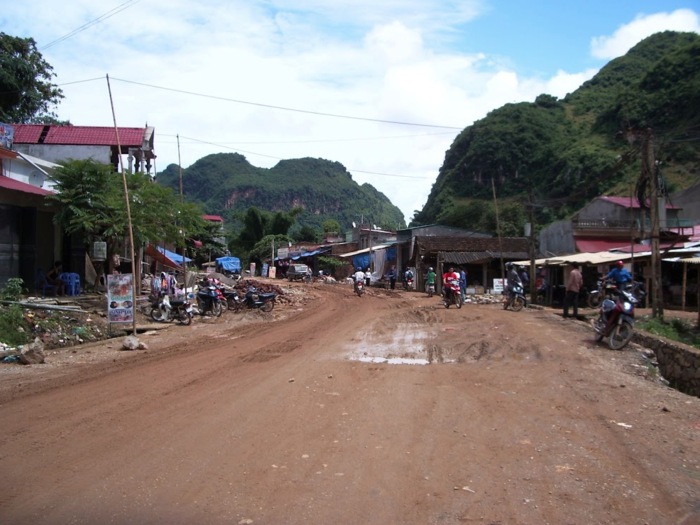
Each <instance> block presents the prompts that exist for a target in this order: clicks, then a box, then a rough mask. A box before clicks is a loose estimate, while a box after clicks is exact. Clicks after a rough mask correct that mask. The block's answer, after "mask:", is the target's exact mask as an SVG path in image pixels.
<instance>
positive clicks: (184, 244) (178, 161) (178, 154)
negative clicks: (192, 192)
mask: <svg viewBox="0 0 700 525" xmlns="http://www.w3.org/2000/svg"><path fill="white" fill-rule="evenodd" d="M176 136H177V165H178V168H180V205H182V203H183V202H184V200H183V199H184V196H183V193H182V161H181V160H180V134H179V133H178V134H177V135H176ZM186 243H187V239H186V238H185V229H184V228H182V269H183V271H184V272H185V273H184V276H183V279H184V281H185V301H189V300H190V298H189V294H188V292H187V263H186V262H185V257H186V256H187V244H186Z"/></svg>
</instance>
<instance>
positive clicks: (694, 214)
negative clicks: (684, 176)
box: [671, 182, 700, 222]
mask: <svg viewBox="0 0 700 525" xmlns="http://www.w3.org/2000/svg"><path fill="white" fill-rule="evenodd" d="M671 201H672V202H673V204H674V205H676V206H678V207H679V208H683V209H682V210H680V212H679V213H678V217H680V218H681V219H690V220H695V221H698V222H700V182H697V183H695V184H694V185H693V186H691V187H690V188H688V189H686V190H683V191H679V192H677V193H674V194H673V195H671Z"/></svg>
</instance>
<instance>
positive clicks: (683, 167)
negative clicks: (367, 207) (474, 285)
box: [413, 32, 700, 235]
mask: <svg viewBox="0 0 700 525" xmlns="http://www.w3.org/2000/svg"><path fill="white" fill-rule="evenodd" d="M647 129H650V130H651V132H652V133H653V137H654V151H655V154H656V158H657V159H660V160H662V165H661V169H662V174H663V175H664V177H665V179H666V187H667V189H668V191H669V192H672V191H675V190H679V189H682V188H684V187H687V186H690V185H691V184H693V183H694V182H696V181H697V178H698V175H699V174H700V140H698V139H699V138H700V36H698V35H697V34H695V33H676V32H664V33H658V34H656V35H653V36H651V37H649V38H647V39H645V40H644V41H642V42H640V43H639V44H638V45H637V46H635V47H634V48H633V49H631V50H630V51H629V52H628V53H627V55H625V56H623V57H620V58H617V59H615V60H613V61H611V62H610V63H609V64H607V65H606V66H605V67H604V68H602V69H601V70H600V71H599V72H598V74H597V75H596V76H595V77H594V78H593V79H591V80H590V81H588V82H586V83H585V84H583V85H582V86H581V87H580V88H579V89H578V90H576V91H575V92H574V93H571V94H569V95H568V96H567V97H565V98H564V99H563V100H558V99H556V98H555V97H552V96H550V95H546V94H543V95H540V96H539V97H537V99H536V100H535V102H534V103H519V104H507V105H505V106H503V107H501V108H498V109H496V110H494V111H492V112H491V113H489V114H488V115H487V116H486V117H485V118H484V119H482V120H480V121H477V122H475V123H474V124H473V125H471V126H468V127H467V128H465V129H464V130H463V131H462V132H461V133H460V134H459V135H458V137H457V138H456V139H455V141H454V142H453V144H452V146H451V147H450V149H449V150H448V151H447V153H446V155H445V160H444V163H443V165H442V167H441V168H440V173H439V176H438V178H437V180H436V182H435V184H434V185H433V189H432V191H431V193H430V196H429V198H428V201H427V203H426V205H425V207H424V208H423V210H421V211H420V212H418V213H416V215H415V216H414V218H413V224H428V223H434V222H438V223H443V224H449V225H452V226H459V227H467V228H470V229H481V230H487V231H495V214H494V210H493V204H492V203H493V193H494V189H495V193H496V195H497V197H498V199H499V208H502V210H499V211H501V212H502V214H503V213H504V214H505V216H502V217H501V219H502V223H501V227H502V231H503V232H504V233H507V234H515V235H518V234H522V225H523V223H524V222H526V220H527V219H528V217H529V213H530V210H533V211H534V215H535V222H536V224H538V225H540V226H542V225H546V224H548V223H549V222H551V221H553V220H557V219H560V218H564V217H566V216H567V215H569V214H570V213H571V212H573V211H576V210H578V209H579V208H580V207H581V206H582V205H584V204H585V203H586V202H588V201H589V200H591V199H592V198H594V197H596V196H598V195H604V194H605V195H629V193H630V191H631V190H630V188H633V187H634V183H635V182H636V180H637V178H638V177H639V175H640V172H641V164H640V160H639V155H638V151H639V143H638V142H631V141H630V140H626V139H629V138H630V137H631V136H633V135H634V134H635V133H636V134H637V135H640V134H642V133H645V132H646V130H647ZM630 131H632V133H629V132H630Z"/></svg>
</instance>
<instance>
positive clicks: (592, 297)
mask: <svg viewBox="0 0 700 525" xmlns="http://www.w3.org/2000/svg"><path fill="white" fill-rule="evenodd" d="M602 299H603V295H602V294H601V293H599V292H591V293H590V294H588V306H589V307H590V308H598V307H599V306H600V302H601V300H602Z"/></svg>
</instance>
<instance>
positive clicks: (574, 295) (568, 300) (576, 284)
mask: <svg viewBox="0 0 700 525" xmlns="http://www.w3.org/2000/svg"><path fill="white" fill-rule="evenodd" d="M571 265H572V266H573V267H574V269H573V270H571V273H569V280H568V281H567V282H566V296H565V297H564V318H565V319H567V318H568V317H569V307H573V310H574V315H573V316H574V317H578V293H579V292H580V291H581V286H583V276H582V275H581V271H580V270H579V269H578V263H577V262H576V261H574V262H573V263H572V264H571Z"/></svg>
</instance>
